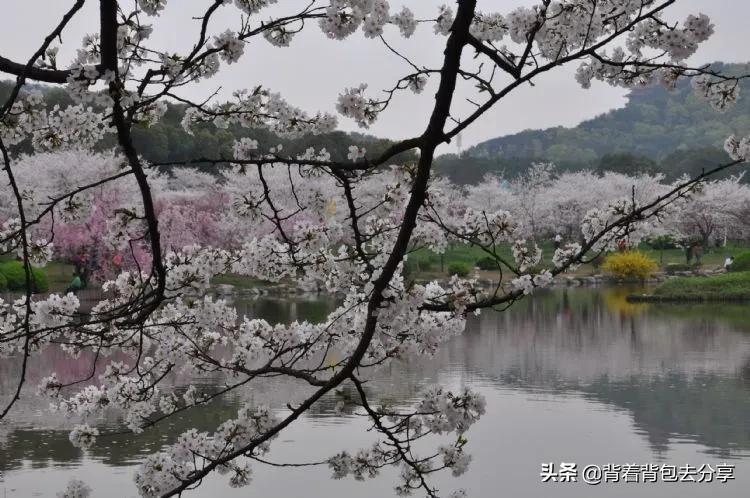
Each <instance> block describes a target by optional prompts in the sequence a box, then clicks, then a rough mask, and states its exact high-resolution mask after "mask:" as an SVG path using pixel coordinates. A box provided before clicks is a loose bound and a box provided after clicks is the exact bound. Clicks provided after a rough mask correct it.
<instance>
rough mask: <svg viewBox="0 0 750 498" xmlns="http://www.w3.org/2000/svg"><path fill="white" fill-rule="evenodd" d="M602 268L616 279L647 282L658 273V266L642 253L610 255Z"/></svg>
mask: <svg viewBox="0 0 750 498" xmlns="http://www.w3.org/2000/svg"><path fill="white" fill-rule="evenodd" d="M602 268H603V269H604V271H606V272H607V273H609V274H611V275H613V276H614V277H616V278H622V279H638V280H645V279H647V278H648V277H650V276H651V275H652V274H653V273H654V272H655V271H656V269H657V264H656V261H654V260H653V259H651V258H649V257H648V256H646V255H645V254H643V253H642V252H638V251H628V252H618V253H614V254H610V255H609V256H607V259H606V260H605V261H604V264H603V265H602Z"/></svg>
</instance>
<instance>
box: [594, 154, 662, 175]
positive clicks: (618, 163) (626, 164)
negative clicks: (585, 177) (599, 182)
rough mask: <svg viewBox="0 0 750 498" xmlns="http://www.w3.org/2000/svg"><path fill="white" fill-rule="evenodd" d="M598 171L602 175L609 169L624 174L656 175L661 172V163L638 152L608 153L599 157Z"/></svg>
mask: <svg viewBox="0 0 750 498" xmlns="http://www.w3.org/2000/svg"><path fill="white" fill-rule="evenodd" d="M596 171H597V172H598V173H599V174H600V175H601V174H604V173H605V172H607V171H611V172H613V173H622V174H624V175H637V174H638V173H646V174H649V175H655V174H656V173H659V165H658V164H656V161H654V160H653V159H650V158H648V157H645V156H639V155H636V154H628V153H619V154H606V155H605V156H603V157H602V158H601V159H599V164H598V165H597V167H596Z"/></svg>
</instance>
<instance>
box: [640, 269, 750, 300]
mask: <svg viewBox="0 0 750 498" xmlns="http://www.w3.org/2000/svg"><path fill="white" fill-rule="evenodd" d="M636 299H637V298H636ZM653 300H656V301H746V300H750V272H736V273H726V274H723V275H713V276H708V277H681V278H674V279H670V280H668V281H666V282H664V283H663V284H661V285H660V286H659V287H657V288H656V289H654V293H653Z"/></svg>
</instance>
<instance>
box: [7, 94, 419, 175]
mask: <svg viewBox="0 0 750 498" xmlns="http://www.w3.org/2000/svg"><path fill="white" fill-rule="evenodd" d="M11 88H12V86H11V82H9V81H0V102H3V101H4V98H5V97H6V96H7V95H8V93H9V91H10V89H11ZM36 88H37V89H40V90H41V91H42V93H43V94H44V98H45V104H46V105H47V107H49V108H51V107H53V106H54V105H60V106H61V107H63V108H64V107H66V106H68V105H70V104H71V103H72V101H71V99H70V97H69V96H68V95H67V93H66V92H65V91H64V90H63V89H61V88H57V87H51V86H46V85H37V86H36ZM184 113H185V105H183V104H168V110H167V112H166V114H165V115H164V117H163V118H162V119H161V120H160V121H159V122H158V123H157V124H155V125H154V126H152V127H150V128H146V127H135V128H134V129H133V141H134V142H135V145H136V147H137V149H138V151H139V153H141V155H142V156H143V157H145V158H146V159H147V160H149V161H151V162H173V161H184V160H189V159H195V158H201V157H205V158H225V157H232V145H233V144H234V141H235V140H237V139H238V138H243V137H251V138H253V139H255V140H257V141H258V144H259V148H260V149H261V150H268V149H270V148H271V147H275V146H277V145H279V144H281V145H283V150H284V152H285V153H286V154H289V155H291V156H295V155H298V154H301V153H303V152H304V151H305V150H306V149H307V148H309V147H314V148H315V149H317V150H320V149H322V148H325V149H326V150H328V152H330V153H331V157H332V159H335V160H340V161H345V160H347V154H348V153H349V150H348V149H349V146H350V145H355V144H356V145H360V146H364V147H366V148H367V151H368V154H370V155H373V156H376V155H378V154H379V153H380V152H382V151H384V150H385V149H386V148H388V147H389V146H390V145H391V143H392V142H391V141H389V140H386V139H380V138H377V137H374V136H372V135H363V134H361V133H345V132H343V131H334V132H332V133H326V134H323V135H306V136H303V137H300V138H297V139H293V140H290V139H286V138H281V137H278V136H276V135H274V134H273V133H271V132H270V131H268V130H266V129H247V128H242V127H239V126H231V127H229V128H228V129H226V130H223V129H219V128H217V127H215V126H211V125H202V126H200V125H199V126H196V128H195V130H194V134H193V135H189V134H188V133H186V132H185V131H184V130H183V128H182V126H181V125H180V122H181V121H182V117H183V116H184ZM114 145H115V139H114V136H113V135H111V134H110V135H107V136H106V137H105V139H104V140H103V141H102V142H101V143H100V144H99V148H101V149H108V148H111V147H113V146H114ZM16 151H17V152H28V153H31V152H32V148H31V145H30V143H28V141H27V142H26V143H22V144H20V145H19V146H18V147H16ZM409 157H412V156H411V155H409V156H406V155H404V156H403V157H401V160H407V159H408V158H409ZM198 166H199V167H202V169H206V170H208V169H210V166H209V165H207V164H206V165H198Z"/></svg>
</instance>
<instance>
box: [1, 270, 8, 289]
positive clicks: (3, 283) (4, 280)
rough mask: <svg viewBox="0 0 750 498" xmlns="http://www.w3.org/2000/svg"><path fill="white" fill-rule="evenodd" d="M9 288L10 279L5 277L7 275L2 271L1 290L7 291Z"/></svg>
mask: <svg viewBox="0 0 750 498" xmlns="http://www.w3.org/2000/svg"><path fill="white" fill-rule="evenodd" d="M7 290H8V279H7V278H5V275H3V274H2V273H0V292H5V291H7Z"/></svg>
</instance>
